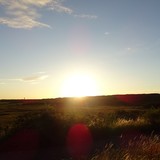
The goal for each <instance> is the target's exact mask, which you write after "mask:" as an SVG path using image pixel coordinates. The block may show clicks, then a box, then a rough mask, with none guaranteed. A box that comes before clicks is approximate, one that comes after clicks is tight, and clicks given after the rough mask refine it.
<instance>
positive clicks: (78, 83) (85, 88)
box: [61, 74, 98, 97]
mask: <svg viewBox="0 0 160 160" xmlns="http://www.w3.org/2000/svg"><path fill="white" fill-rule="evenodd" d="M97 94H98V90H97V85H96V82H95V80H94V79H93V78H92V77H90V76H88V75H85V74H75V75H72V76H70V77H68V78H67V79H66V80H64V83H63V85H62V91H61V95H62V96H63V97H84V96H94V95H97Z"/></svg>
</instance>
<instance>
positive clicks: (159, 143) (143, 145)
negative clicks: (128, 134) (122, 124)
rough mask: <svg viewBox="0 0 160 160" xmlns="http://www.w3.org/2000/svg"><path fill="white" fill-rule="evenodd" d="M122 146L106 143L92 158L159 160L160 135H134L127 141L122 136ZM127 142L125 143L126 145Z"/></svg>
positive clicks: (95, 159) (101, 159)
mask: <svg viewBox="0 0 160 160" xmlns="http://www.w3.org/2000/svg"><path fill="white" fill-rule="evenodd" d="M120 143H121V144H120V147H119V148H117V147H115V146H114V144H112V143H108V144H106V146H105V147H104V150H103V151H102V152H100V153H99V154H97V155H94V156H93V157H92V158H91V160H159V159H160V136H159V135H153V134H151V135H150V136H144V135H141V136H139V137H134V138H133V139H130V140H129V141H125V137H123V135H122V136H121V140H120ZM124 144H125V145H124Z"/></svg>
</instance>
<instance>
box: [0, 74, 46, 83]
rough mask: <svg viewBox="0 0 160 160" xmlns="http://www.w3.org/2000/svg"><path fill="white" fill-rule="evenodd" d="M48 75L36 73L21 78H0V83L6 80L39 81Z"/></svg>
mask: <svg viewBox="0 0 160 160" xmlns="http://www.w3.org/2000/svg"><path fill="white" fill-rule="evenodd" d="M48 77H49V75H46V74H43V73H39V74H38V75H31V76H27V77H23V78H9V79H0V84H5V83H7V81H20V82H39V81H42V80H45V79H47V78H48Z"/></svg>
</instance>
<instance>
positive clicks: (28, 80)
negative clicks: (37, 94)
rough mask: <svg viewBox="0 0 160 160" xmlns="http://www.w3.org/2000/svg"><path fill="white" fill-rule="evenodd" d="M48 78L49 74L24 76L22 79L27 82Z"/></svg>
mask: <svg viewBox="0 0 160 160" xmlns="http://www.w3.org/2000/svg"><path fill="white" fill-rule="evenodd" d="M46 78H48V75H34V76H29V77H24V78H22V79H20V80H21V81H25V82H33V81H39V80H44V79H46Z"/></svg>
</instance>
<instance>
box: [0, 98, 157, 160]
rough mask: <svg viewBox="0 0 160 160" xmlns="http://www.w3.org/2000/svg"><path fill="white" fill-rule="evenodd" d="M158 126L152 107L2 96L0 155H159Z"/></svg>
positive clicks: (132, 158) (79, 159) (148, 159)
mask: <svg viewBox="0 0 160 160" xmlns="http://www.w3.org/2000/svg"><path fill="white" fill-rule="evenodd" d="M77 104H81V105H77ZM159 126H160V109H159V108H153V107H151V108H144V107H142V106H109V105H108V106H94V105H93V106H87V105H86V104H84V103H82V101H81V99H79V100H78V99H77V100H76V103H75V102H73V103H70V104H69V105H65V106H63V105H62V106H57V105H56V104H55V103H49V102H46V101H42V103H38V102H34V101H30V102H28V101H27V100H26V101H23V102H22V101H0V159H5V160H6V159H11V160H13V159H16V160H19V159H27V160H28V159H30V160H31V159H36V160H39V159H40V160H41V159H49V160H50V159H56V160H58V159H66V160H67V159H68V160H69V159H75V160H112V159H113V160H121V159H122V160H158V159H160V128H159Z"/></svg>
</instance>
